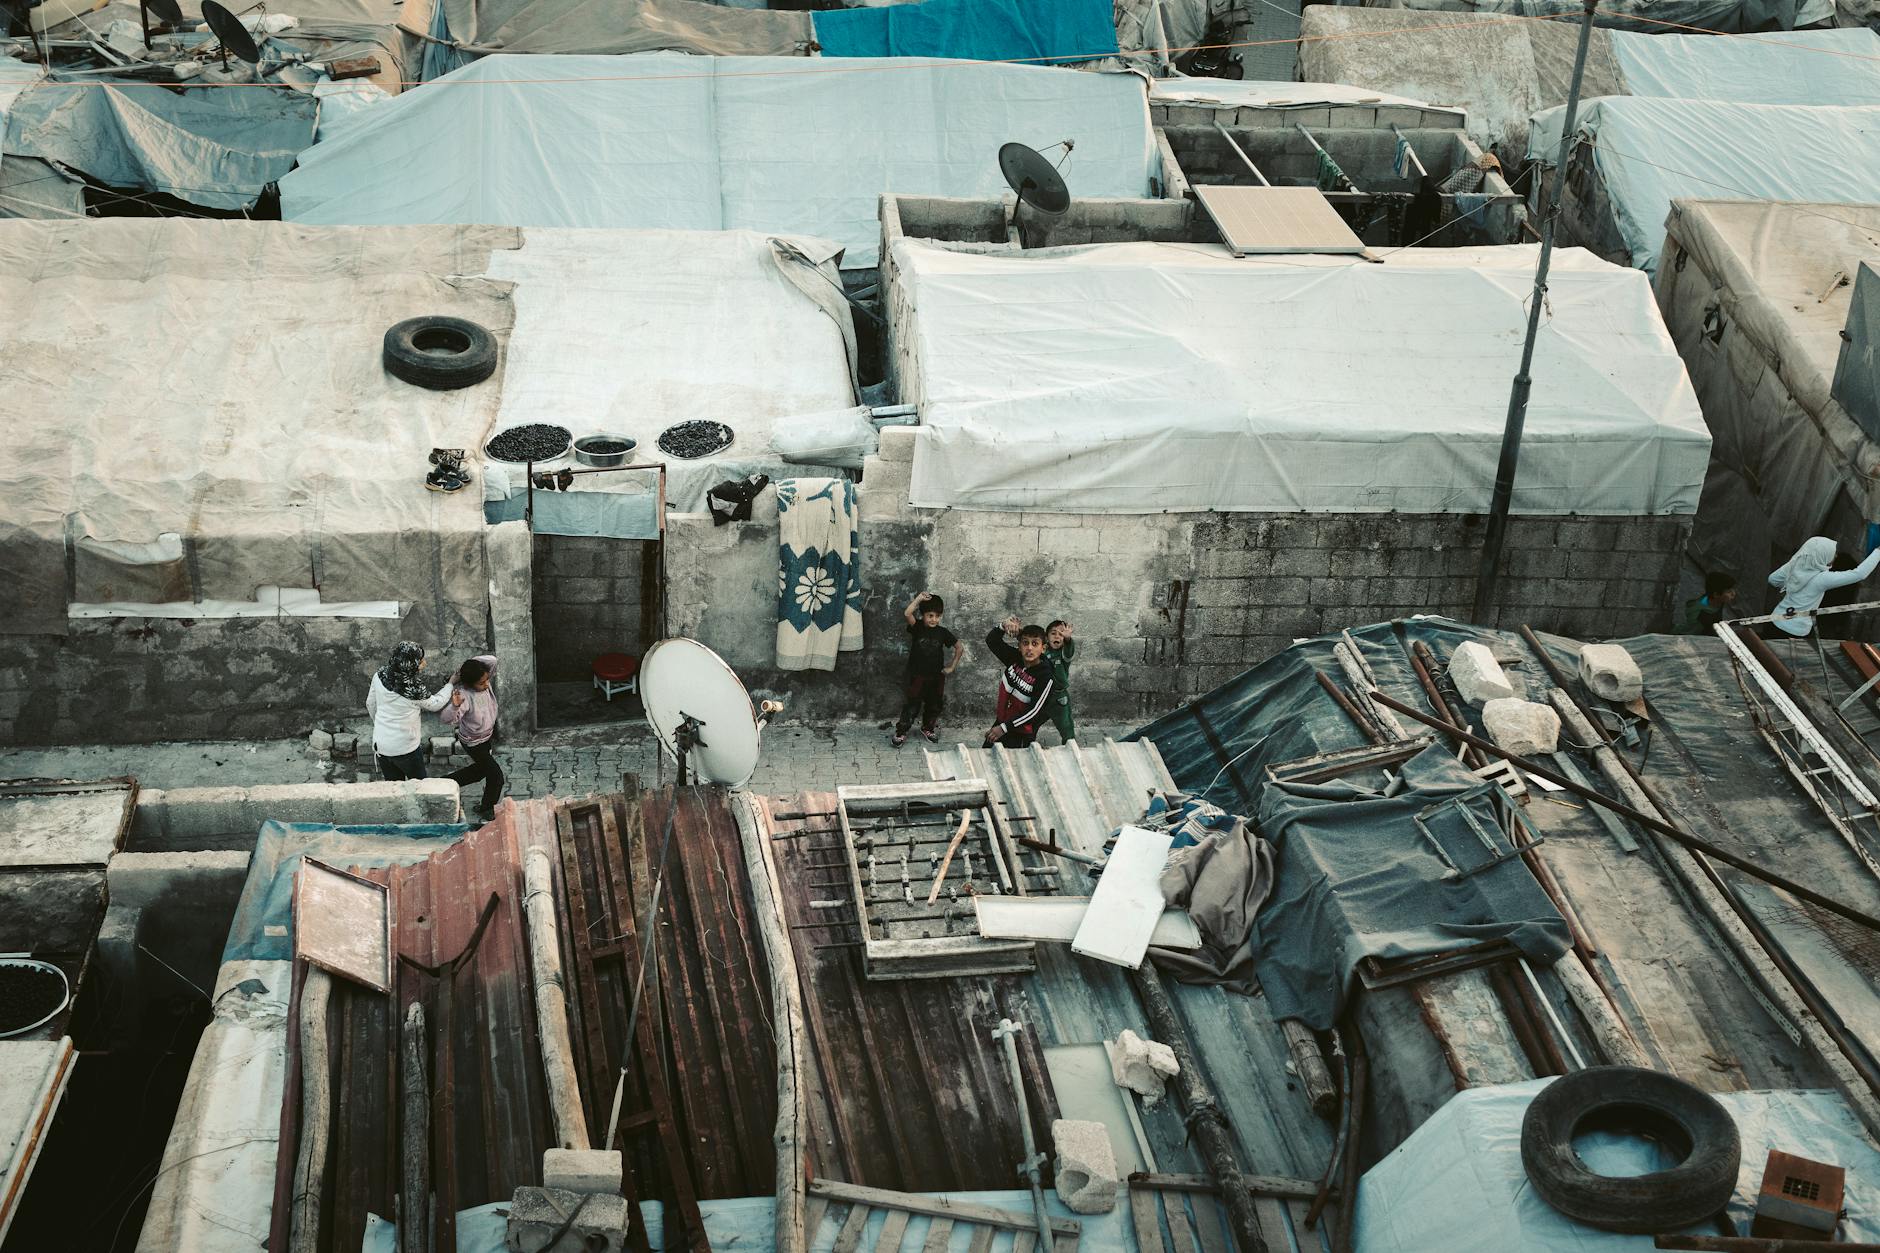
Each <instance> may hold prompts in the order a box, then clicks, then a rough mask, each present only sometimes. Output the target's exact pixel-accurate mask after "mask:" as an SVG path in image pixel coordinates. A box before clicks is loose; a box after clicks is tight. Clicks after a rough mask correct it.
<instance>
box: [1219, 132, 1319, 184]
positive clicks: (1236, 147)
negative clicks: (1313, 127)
mask: <svg viewBox="0 0 1880 1253" xmlns="http://www.w3.org/2000/svg"><path fill="white" fill-rule="evenodd" d="M1214 129H1215V130H1217V131H1219V132H1221V138H1222V139H1225V140H1226V141H1227V146H1228V147H1229V148H1231V149H1233V152H1234V155H1235V156H1237V157H1239V158H1240V159H1241V161H1242V162H1243V163H1244V164H1245V165H1246V167H1247V168H1248V169H1249V170H1252V171H1253V176H1254V177H1255V178H1257V179H1259V180H1260V186H1262V187H1271V186H1272V185H1273V184H1271V183H1269V182H1267V181H1266V175H1264V174H1262V173H1260V167H1259V166H1257V165H1255V164H1254V163H1253V158H1252V157H1250V156H1248V155H1247V152H1246V150H1245V149H1244V148H1242V147H1241V146H1240V144H1239V142H1238V141H1236V140H1235V138H1234V137H1233V135H1231V134H1229V133H1228V130H1227V128H1226V127H1225V126H1222V125H1221V124H1220V123H1219V122H1216V123H1215V124H1214ZM1308 138H1310V136H1308Z"/></svg>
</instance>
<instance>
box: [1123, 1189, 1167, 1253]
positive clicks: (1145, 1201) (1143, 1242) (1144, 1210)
mask: <svg viewBox="0 0 1880 1253" xmlns="http://www.w3.org/2000/svg"><path fill="white" fill-rule="evenodd" d="M1160 1211H1161V1204H1160V1201H1159V1199H1158V1198H1157V1196H1156V1193H1155V1192H1154V1191H1153V1190H1152V1189H1149V1188H1145V1187H1142V1186H1140V1185H1137V1184H1131V1185H1130V1188H1129V1219H1130V1222H1131V1223H1132V1224H1134V1226H1135V1228H1136V1253H1165V1246H1164V1245H1163V1243H1162V1216H1161V1213H1160Z"/></svg>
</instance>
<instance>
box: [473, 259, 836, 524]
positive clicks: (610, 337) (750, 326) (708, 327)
mask: <svg viewBox="0 0 1880 1253" xmlns="http://www.w3.org/2000/svg"><path fill="white" fill-rule="evenodd" d="M526 240H527V242H526V246H525V247H523V248H521V249H519V250H516V251H511V252H499V253H495V254H493V255H492V256H491V258H490V271H489V276H490V277H491V278H495V279H501V280H506V281H508V282H512V283H514V284H515V288H514V291H513V294H512V300H513V302H514V306H515V311H516V328H515V331H514V333H513V334H512V336H511V337H510V344H509V356H508V360H507V362H506V364H505V367H504V371H503V397H502V406H501V409H500V410H499V412H498V416H497V419H496V424H495V427H494V429H495V430H498V431H500V430H504V429H507V428H508V427H512V426H520V425H523V424H525V423H530V422H553V423H557V424H559V425H561V426H565V427H567V428H568V429H569V430H570V431H571V432H572V433H573V434H574V436H575V437H576V438H577V439H578V438H580V437H581V436H584V435H599V434H603V433H606V434H615V435H625V436H627V437H629V438H631V439H635V440H637V441H639V447H638V448H637V449H636V450H635V460H638V461H655V460H665V461H667V462H669V466H668V471H667V483H666V499H667V502H668V503H669V505H670V506H671V507H672V508H673V509H675V510H677V511H681V512H689V513H698V512H703V511H704V509H705V493H706V491H707V489H709V488H711V487H714V486H716V485H717V484H719V483H721V482H723V481H724V480H726V479H731V478H742V477H743V476H744V475H746V474H768V475H770V476H771V477H772V478H778V477H782V476H783V475H784V474H793V473H796V471H795V470H787V469H786V468H785V463H784V459H783V457H782V454H781V453H780V452H779V451H778V450H777V448H776V447H775V445H774V442H773V433H774V432H776V431H778V430H779V428H781V427H784V426H786V425H788V423H789V421H790V420H791V419H793V418H795V417H797V416H799V415H804V414H817V413H827V412H829V411H831V410H836V409H846V408H848V407H849V406H851V405H853V404H854V402H855V395H854V392H853V390H852V388H851V387H850V383H849V368H848V358H847V355H846V350H845V348H844V344H843V339H842V333H841V330H840V328H839V327H838V326H837V325H836V323H835V322H834V320H832V319H831V318H830V317H829V315H828V314H827V313H825V312H824V311H823V309H822V308H821V307H820V306H819V305H818V304H817V302H815V301H813V300H811V299H810V298H809V297H808V296H807V295H805V294H804V292H803V291H802V290H801V289H800V288H799V287H798V286H797V285H796V284H794V283H792V282H790V281H789V279H788V278H786V277H785V275H784V273H783V272H782V270H781V268H780V267H781V265H783V264H786V262H782V261H780V260H779V259H778V258H777V256H776V254H775V252H774V251H773V250H772V248H771V246H770V239H769V237H767V236H764V235H758V234H753V233H751V232H748V231H720V232H713V233H709V234H697V233H693V232H686V231H632V232H620V231H607V232H598V231H558V230H531V231H529V232H528V233H527V236H526ZM797 242H798V243H799V244H801V245H803V246H804V247H806V248H809V249H810V250H811V251H812V252H820V253H825V254H826V253H827V252H828V251H829V250H830V249H829V246H828V245H821V244H820V241H797ZM819 245H820V246H819ZM824 272H825V271H818V273H824ZM826 274H827V277H828V282H830V283H835V282H838V281H839V279H838V278H837V277H836V275H835V271H834V270H833V268H830V269H828V270H827V271H826ZM843 315H844V316H845V317H846V316H847V310H846V309H844V310H843ZM695 418H704V419H709V420H711V421H715V422H723V423H726V424H727V425H729V426H730V427H731V428H732V430H733V431H735V432H736V435H737V438H736V440H735V441H734V442H733V443H732V445H731V446H730V447H729V448H726V449H725V450H724V451H723V452H721V453H717V454H714V455H713V456H711V457H707V458H701V459H699V460H695V461H682V460H679V459H677V458H669V457H666V456H665V454H663V453H661V452H660V451H659V449H658V448H657V447H656V446H655V444H654V440H655V439H656V438H657V437H658V435H659V433H660V432H661V431H662V430H664V429H665V428H666V427H668V426H671V425H672V424H674V423H676V422H686V421H691V420H693V419H695ZM485 474H486V485H485V486H486V490H485V492H484V498H485V499H491V498H493V497H501V496H506V495H513V494H514V493H515V492H519V491H521V490H523V488H524V484H523V482H522V478H523V476H522V473H521V469H520V467H517V468H516V470H515V472H514V473H513V474H506V473H505V472H504V470H503V468H502V467H501V466H500V465H497V464H489V465H486V467H485ZM497 479H501V484H500V485H499V484H498V483H497V482H496V480H497ZM576 484H577V486H578V487H579V488H580V490H579V491H577V492H573V493H570V494H569V496H570V499H571V500H572V498H573V497H575V496H581V495H586V494H590V493H595V494H598V493H604V492H640V491H647V490H651V487H652V484H651V483H650V482H649V480H648V476H645V475H638V474H624V473H623V474H598V475H586V476H582V477H581V478H578V479H577V480H576Z"/></svg>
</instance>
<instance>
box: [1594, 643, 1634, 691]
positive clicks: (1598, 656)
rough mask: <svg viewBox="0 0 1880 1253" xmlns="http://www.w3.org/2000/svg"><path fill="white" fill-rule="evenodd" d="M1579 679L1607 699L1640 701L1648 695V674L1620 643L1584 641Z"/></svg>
mask: <svg viewBox="0 0 1880 1253" xmlns="http://www.w3.org/2000/svg"><path fill="white" fill-rule="evenodd" d="M1580 678H1581V680H1582V681H1584V682H1585V684H1586V685H1587V686H1588V687H1590V688H1592V689H1593V691H1594V692H1596V693H1598V694H1599V695H1600V696H1602V697H1604V698H1605V699H1606V700H1616V701H1628V700H1637V699H1638V698H1639V697H1641V696H1643V695H1644V694H1645V676H1644V675H1642V674H1640V673H1639V668H1638V662H1636V661H1634V660H1632V654H1631V653H1628V652H1627V651H1626V650H1625V648H1624V646H1623V645H1620V644H1582V645H1581V646H1580Z"/></svg>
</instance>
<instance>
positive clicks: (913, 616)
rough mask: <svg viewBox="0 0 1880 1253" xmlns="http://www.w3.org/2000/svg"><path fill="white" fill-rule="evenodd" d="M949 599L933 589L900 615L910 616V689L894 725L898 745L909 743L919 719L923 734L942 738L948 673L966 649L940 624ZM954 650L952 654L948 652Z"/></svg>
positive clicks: (908, 624)
mask: <svg viewBox="0 0 1880 1253" xmlns="http://www.w3.org/2000/svg"><path fill="white" fill-rule="evenodd" d="M945 610H946V602H945V601H943V600H941V599H940V598H939V597H938V596H935V595H934V594H933V593H932V592H922V593H921V594H920V595H918V596H916V597H914V599H913V600H910V601H908V602H907V608H906V609H904V610H902V611H901V616H902V617H904V618H906V619H907V689H906V697H905V699H904V700H903V701H902V702H901V716H900V718H898V719H897V720H896V721H895V724H894V738H893V740H892V743H893V744H894V746H895V747H896V748H899V747H901V745H903V744H905V743H907V729H908V727H909V726H911V725H912V724H913V722H914V719H915V717H917V716H918V717H919V718H920V733H921V734H922V735H924V736H926V737H927V738H928V739H929V740H937V739H939V738H940V710H941V708H942V707H943V706H944V704H945V703H946V694H947V676H948V675H949V674H952V673H953V668H954V667H955V666H957V665H959V664H960V654H961V653H963V652H965V651H966V650H965V648H964V647H963V646H962V645H961V644H960V642H959V640H958V639H957V638H955V637H954V634H953V632H951V631H949V630H947V629H946V628H945V627H943V626H941V625H940V615H941V614H942V613H943V612H945ZM949 649H951V650H952V654H953V655H952V656H951V657H948V656H947V651H948V650H949Z"/></svg>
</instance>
